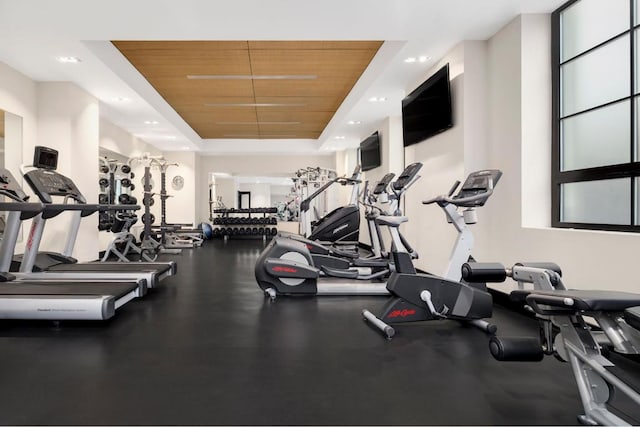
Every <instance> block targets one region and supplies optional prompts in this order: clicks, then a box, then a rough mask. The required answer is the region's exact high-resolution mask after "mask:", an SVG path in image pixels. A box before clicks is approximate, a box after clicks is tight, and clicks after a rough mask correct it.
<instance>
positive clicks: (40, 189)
mask: <svg viewBox="0 0 640 427" xmlns="http://www.w3.org/2000/svg"><path fill="white" fill-rule="evenodd" d="M24 178H25V180H26V181H27V183H28V184H29V186H31V189H32V190H33V192H34V193H35V194H36V196H38V198H39V199H40V201H41V202H42V203H53V200H52V198H51V196H63V197H70V198H72V199H74V200H75V201H77V202H79V203H86V202H87V201H86V200H85V198H84V196H83V195H82V193H80V190H79V189H78V187H76V185H75V184H74V182H73V181H71V179H69V178H67V177H66V176H64V175H61V174H59V173H58V172H55V171H52V170H46V169H35V170H32V171H29V172H27V173H26V174H24Z"/></svg>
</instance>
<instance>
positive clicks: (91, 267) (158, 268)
mask: <svg viewBox="0 0 640 427" xmlns="http://www.w3.org/2000/svg"><path fill="white" fill-rule="evenodd" d="M170 269H171V266H170V265H153V266H145V264H144V263H141V262H136V263H127V262H119V263H117V264H101V263H99V262H96V263H88V264H57V265H53V266H51V267H49V268H48V269H47V271H84V272H91V271H104V272H117V273H124V272H126V273H135V272H150V273H156V274H162V273H164V272H166V271H169V270H170Z"/></svg>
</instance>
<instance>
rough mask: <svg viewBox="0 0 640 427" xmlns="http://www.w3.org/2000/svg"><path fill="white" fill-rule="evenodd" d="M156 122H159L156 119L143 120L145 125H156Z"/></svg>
mask: <svg viewBox="0 0 640 427" xmlns="http://www.w3.org/2000/svg"><path fill="white" fill-rule="evenodd" d="M158 123H160V122H159V121H157V120H145V121H144V124H145V125H157V124H158Z"/></svg>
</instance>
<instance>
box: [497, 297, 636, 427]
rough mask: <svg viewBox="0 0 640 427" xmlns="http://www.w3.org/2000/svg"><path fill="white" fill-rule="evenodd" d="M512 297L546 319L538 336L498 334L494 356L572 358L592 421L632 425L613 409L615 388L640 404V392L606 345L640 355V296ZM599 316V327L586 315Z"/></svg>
mask: <svg viewBox="0 0 640 427" xmlns="http://www.w3.org/2000/svg"><path fill="white" fill-rule="evenodd" d="M510 297H511V299H512V301H514V302H516V303H522V304H526V305H527V306H528V307H530V308H531V309H532V310H533V311H534V312H535V313H536V317H537V318H538V319H539V320H540V328H541V334H540V337H536V338H523V337H511V338H504V337H503V338H498V337H493V338H492V339H491V342H490V345H489V347H490V349H491V353H492V355H493V356H494V357H495V358H496V359H498V360H503V361H536V360H538V361H539V360H542V358H543V357H544V355H554V356H556V357H557V358H558V359H560V360H562V361H566V362H569V363H570V364H571V369H572V371H573V375H574V377H575V379H576V383H577V386H578V391H579V394H580V398H581V400H582V406H583V409H584V414H583V415H580V416H579V417H578V419H579V421H580V422H581V423H583V424H586V425H597V424H600V425H628V424H629V422H628V421H625V420H624V419H622V418H620V417H619V416H618V415H616V414H614V413H613V412H611V411H610V410H609V408H608V407H607V404H609V403H610V402H611V398H612V396H613V390H614V389H615V390H616V391H617V392H621V393H623V394H624V395H626V397H628V398H629V399H630V400H631V401H632V402H633V403H634V404H636V405H640V394H639V393H638V392H637V391H636V390H634V388H632V387H631V386H630V385H629V383H628V381H625V380H624V379H623V378H624V377H622V376H620V373H619V370H618V369H612V368H614V366H615V365H614V363H613V362H611V360H609V359H608V358H606V357H605V356H604V355H603V353H602V349H603V348H606V349H608V350H612V351H614V352H617V353H622V354H635V355H637V354H640V330H639V329H640V307H639V306H640V294H635V293H630V292H612V291H597V290H566V289H560V290H540V289H533V290H523V289H519V290H514V291H512V292H511V294H510ZM583 316H588V317H590V318H592V319H593V320H595V322H596V324H597V326H598V328H593V327H592V326H590V325H589V324H588V323H587V322H586V321H585V320H584V318H583Z"/></svg>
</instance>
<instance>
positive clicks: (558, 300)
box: [526, 293, 576, 316]
mask: <svg viewBox="0 0 640 427" xmlns="http://www.w3.org/2000/svg"><path fill="white" fill-rule="evenodd" d="M526 301H527V304H529V306H530V307H531V308H532V309H533V311H535V312H536V313H538V314H542V315H543V316H555V315H566V314H567V313H572V312H575V311H576V309H575V307H574V305H575V301H574V299H573V298H568V297H561V296H555V295H542V294H535V293H532V294H529V295H527V298H526ZM540 305H549V306H552V307H559V308H557V309H545V308H542V307H540Z"/></svg>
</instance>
